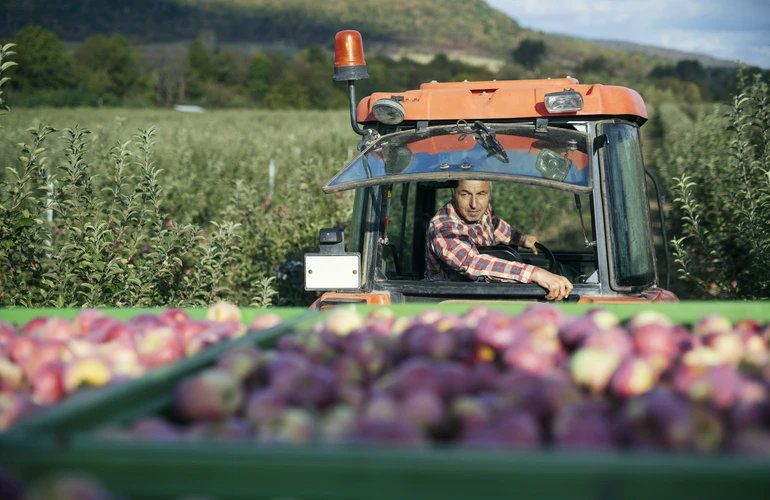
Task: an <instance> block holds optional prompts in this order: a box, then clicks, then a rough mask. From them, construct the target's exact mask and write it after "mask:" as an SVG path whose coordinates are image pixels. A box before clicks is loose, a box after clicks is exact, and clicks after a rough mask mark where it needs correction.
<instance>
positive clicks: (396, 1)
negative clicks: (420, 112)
mask: <svg viewBox="0 0 770 500" xmlns="http://www.w3.org/2000/svg"><path fill="white" fill-rule="evenodd" d="M2 4H3V5H2V6H1V7H0V19H2V21H0V36H2V37H10V36H12V35H13V34H14V33H15V32H16V31H18V30H19V29H20V28H22V27H23V26H24V25H26V24H29V23H33V24H39V25H42V26H44V27H46V28H48V29H50V30H51V31H53V32H54V33H56V34H57V35H58V36H59V37H60V38H61V39H63V40H67V41H80V40H83V39H84V38H86V37H88V36H91V35H95V34H97V33H113V32H119V33H123V34H125V35H127V36H128V37H129V38H131V39H132V40H133V41H134V42H137V43H148V42H173V41H178V40H190V39H193V38H195V37H197V36H198V35H199V34H200V33H201V32H202V31H204V30H209V31H212V32H213V33H214V34H215V36H216V38H217V39H218V40H219V41H221V42H249V43H266V42H270V43H276V42H281V43H289V44H296V45H298V46H306V45H309V44H318V45H322V46H331V44H332V43H333V39H334V34H335V33H336V32H337V31H339V30H341V29H350V28H351V27H352V28H355V29H358V30H359V31H361V32H362V33H365V34H366V38H367V40H371V41H377V42H384V43H392V44H399V45H409V46H420V47H425V48H431V49H433V50H441V49H461V48H472V49H473V50H474V51H479V52H482V53H486V54H494V53H497V54H501V53H504V52H506V51H507V50H510V47H511V46H512V45H511V44H512V43H514V42H515V40H516V38H517V35H518V34H519V33H520V32H521V28H520V27H519V25H518V24H517V23H516V21H514V20H513V19H511V18H509V17H507V16H505V15H504V14H501V13H499V12H497V11H495V10H493V9H492V8H491V7H489V6H488V5H487V4H486V3H485V2H484V1H483V0H423V1H420V2H414V1H411V0H391V1H389V2H382V1H380V0H356V1H349V0H324V1H322V2H321V1H317V0H281V1H280V2H275V1H273V0H133V1H132V2H125V1H122V0H59V1H58V2H56V3H53V2H50V1H48V0H6V1H4V2H2Z"/></svg>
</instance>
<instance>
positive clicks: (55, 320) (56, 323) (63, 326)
mask: <svg viewBox="0 0 770 500" xmlns="http://www.w3.org/2000/svg"><path fill="white" fill-rule="evenodd" d="M29 335H30V336H32V337H35V338H36V339H42V340H59V341H67V340H69V339H74V338H77V337H79V336H80V334H79V333H78V331H77V330H75V326H74V325H73V323H72V322H71V321H69V320H66V319H63V318H59V317H57V316H51V317H49V318H48V320H47V321H45V322H44V323H42V324H41V325H40V326H39V327H38V328H36V329H35V330H34V331H33V332H31V333H30V334H29Z"/></svg>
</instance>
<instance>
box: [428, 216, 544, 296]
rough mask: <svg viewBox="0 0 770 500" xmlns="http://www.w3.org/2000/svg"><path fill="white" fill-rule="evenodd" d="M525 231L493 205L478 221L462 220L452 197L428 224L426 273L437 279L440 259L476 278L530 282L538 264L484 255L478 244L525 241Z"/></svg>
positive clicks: (516, 243) (432, 278) (439, 271)
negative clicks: (513, 226)
mask: <svg viewBox="0 0 770 500" xmlns="http://www.w3.org/2000/svg"><path fill="white" fill-rule="evenodd" d="M525 237H526V236H525V235H524V234H523V233H521V232H520V231H517V230H515V229H513V228H511V226H510V225H508V223H507V222H505V221H504V220H502V219H500V218H498V217H497V216H495V212H494V210H492V205H489V206H488V207H487V211H486V212H484V215H483V216H482V217H481V220H480V221H478V222H476V223H469V222H466V221H465V220H463V219H462V218H461V217H460V215H459V214H458V213H457V210H456V209H455V206H454V204H453V203H452V202H451V201H450V202H449V203H447V204H446V205H444V207H443V208H442V209H441V210H439V212H438V213H437V214H436V215H434V216H433V218H432V219H431V220H430V224H429V225H428V239H427V242H426V249H425V277H426V278H427V279H429V280H437V279H438V278H439V277H440V276H441V262H442V261H443V262H445V263H446V264H448V265H449V267H451V268H452V269H455V270H456V271H459V272H460V273H462V274H463V275H465V276H467V277H469V278H471V279H472V280H476V281H499V282H511V281H518V282H522V283H530V282H531V281H532V273H533V272H534V271H535V269H536V268H535V266H532V265H529V264H524V263H521V262H513V261H507V260H503V259H499V258H497V257H492V256H491V255H482V254H480V253H479V252H478V250H477V249H476V247H477V246H489V245H496V244H498V243H500V244H506V245H509V244H514V245H522V244H523V243H524V240H525Z"/></svg>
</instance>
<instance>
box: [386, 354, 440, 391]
mask: <svg viewBox="0 0 770 500" xmlns="http://www.w3.org/2000/svg"><path fill="white" fill-rule="evenodd" d="M435 367H436V365H434V364H433V363H431V362H430V361H428V360H426V359H424V358H411V359H408V360H407V361H405V362H404V363H401V364H400V365H398V366H397V367H396V369H395V370H394V371H393V373H392V379H391V382H392V390H393V392H394V394H395V395H396V396H398V397H402V396H404V395H406V394H407V393H409V392H411V391H416V390H420V389H424V390H428V391H433V392H439V391H440V390H441V381H440V380H439V378H438V376H437V371H436V369H435Z"/></svg>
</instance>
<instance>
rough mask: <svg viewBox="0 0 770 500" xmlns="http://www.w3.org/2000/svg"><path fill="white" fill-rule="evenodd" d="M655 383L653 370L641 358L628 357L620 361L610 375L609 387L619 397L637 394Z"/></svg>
mask: <svg viewBox="0 0 770 500" xmlns="http://www.w3.org/2000/svg"><path fill="white" fill-rule="evenodd" d="M654 385H655V371H654V369H653V367H652V366H651V363H650V362H649V361H647V360H645V359H643V358H629V359H626V360H625V361H623V362H621V363H620V366H618V369H617V370H615V373H614V374H613V375H612V380H611V381H610V388H611V390H612V392H613V393H614V394H615V395H617V396H619V397H621V398H630V397H634V396H639V395H641V394H644V393H645V392H648V391H649V390H650V389H652V387H653V386H654Z"/></svg>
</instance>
